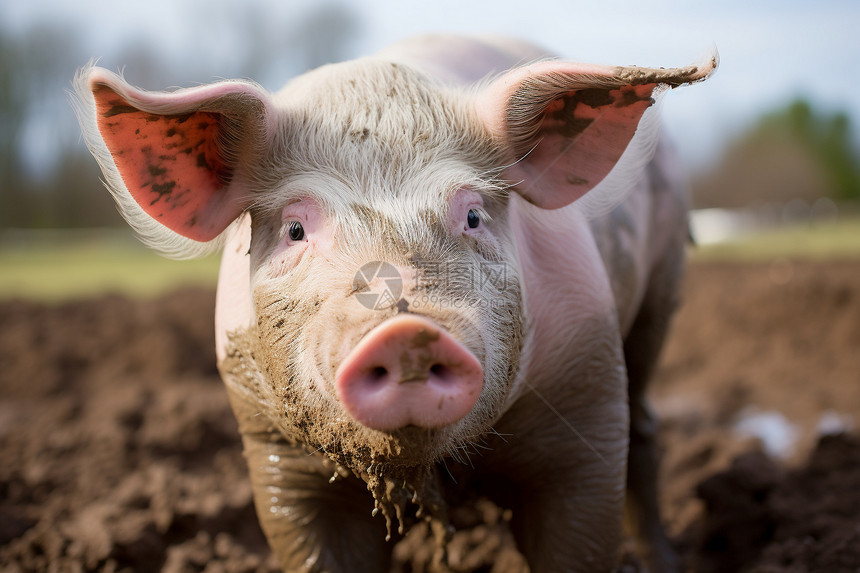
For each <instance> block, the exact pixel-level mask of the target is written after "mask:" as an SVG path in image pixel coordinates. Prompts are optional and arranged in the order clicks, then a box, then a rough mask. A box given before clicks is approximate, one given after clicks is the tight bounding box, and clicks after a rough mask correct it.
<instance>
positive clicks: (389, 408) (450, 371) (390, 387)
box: [335, 315, 484, 431]
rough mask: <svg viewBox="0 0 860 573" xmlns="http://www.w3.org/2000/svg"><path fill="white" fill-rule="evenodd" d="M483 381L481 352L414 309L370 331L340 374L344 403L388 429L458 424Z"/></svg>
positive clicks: (370, 424)
mask: <svg viewBox="0 0 860 573" xmlns="http://www.w3.org/2000/svg"><path fill="white" fill-rule="evenodd" d="M483 384H484V370H483V368H482V367H481V363H480V362H479V361H478V359H477V358H476V357H475V355H474V354H472V353H471V352H470V351H469V350H468V349H466V347H464V346H463V345H462V344H461V343H460V342H458V341H457V340H456V339H455V338H454V337H453V336H451V335H450V334H448V333H447V332H446V331H445V330H444V329H442V328H441V327H440V326H438V325H437V324H435V323H433V322H432V321H430V320H428V319H425V318H421V317H418V316H414V315H401V316H397V317H395V318H391V319H389V320H387V321H385V322H383V323H382V324H380V325H379V326H377V327H376V328H374V329H373V330H371V331H370V332H369V333H367V335H365V336H364V338H362V339H361V341H360V342H359V343H358V344H357V345H356V347H355V348H354V349H353V350H352V351H351V352H350V353H349V355H348V356H347V357H346V359H345V360H344V361H343V363H342V364H341V365H340V368H338V371H337V374H336V375H335V389H336V391H337V395H338V397H339V398H340V400H341V402H342V403H343V405H344V408H346V410H347V411H348V412H349V413H350V414H351V415H352V416H353V417H354V418H355V419H356V420H358V421H359V422H360V423H362V424H364V425H365V426H367V427H369V428H373V429H375V430H383V431H390V430H396V429H398V428H403V427H405V426H409V425H415V426H419V427H422V428H439V427H442V426H445V425H447V424H452V423H454V422H456V421H458V420H460V419H461V418H462V417H463V416H465V415H466V414H467V413H469V411H470V410H471V409H472V406H474V405H475V402H476V401H477V400H478V396H479V395H480V393H481V388H482V387H483Z"/></svg>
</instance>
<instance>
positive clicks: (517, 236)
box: [504, 195, 617, 410]
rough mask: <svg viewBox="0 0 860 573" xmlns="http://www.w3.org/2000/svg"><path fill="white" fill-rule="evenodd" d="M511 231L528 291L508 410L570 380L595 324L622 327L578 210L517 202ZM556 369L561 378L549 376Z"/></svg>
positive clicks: (514, 197) (516, 198)
mask: <svg viewBox="0 0 860 573" xmlns="http://www.w3.org/2000/svg"><path fill="white" fill-rule="evenodd" d="M510 221H511V230H512V233H513V236H514V240H515V243H516V245H517V260H518V264H519V267H520V269H519V270H520V277H521V280H522V286H523V302H524V307H525V314H526V329H527V331H526V339H525V343H524V345H523V350H522V357H523V361H522V363H521V365H520V371H519V374H518V375H517V378H516V380H515V382H514V386H513V388H512V389H511V392H510V393H509V395H508V398H507V403H506V404H505V408H504V409H505V410H507V409H508V407H509V406H511V405H512V404H513V403H514V402H515V401H516V400H517V399H518V398H519V396H520V395H522V393H523V392H524V391H527V390H528V389H536V388H534V386H535V385H541V384H546V383H548V382H551V381H553V380H557V379H564V378H565V376H566V371H567V367H568V365H569V363H570V362H571V359H576V358H577V357H580V356H579V355H581V354H582V352H583V351H584V346H583V343H584V342H585V341H588V339H589V337H590V333H589V332H587V330H588V325H590V324H594V322H593V320H592V319H593V318H602V319H606V318H609V319H610V320H609V323H610V324H617V316H616V310H615V305H614V300H613V296H612V289H611V286H610V283H609V279H608V277H607V273H606V270H605V267H604V264H603V261H602V259H601V257H600V253H599V251H598V249H597V246H596V244H595V241H594V236H593V235H592V232H591V228H590V226H589V224H588V221H587V220H586V219H585V218H584V217H583V216H582V214H581V213H580V212H579V211H578V210H577V209H576V208H575V207H568V208H563V209H558V210H554V211H546V210H541V209H538V208H537V207H534V206H533V205H530V204H529V203H527V202H526V201H524V200H523V199H521V198H520V197H519V196H517V195H512V196H511V203H510ZM547 365H555V368H557V369H558V370H559V372H548V371H547V368H548V366H547Z"/></svg>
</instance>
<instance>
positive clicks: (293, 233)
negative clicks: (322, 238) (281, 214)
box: [287, 221, 305, 241]
mask: <svg viewBox="0 0 860 573" xmlns="http://www.w3.org/2000/svg"><path fill="white" fill-rule="evenodd" d="M287 233H288V234H289V236H290V240H291V241H301V240H302V239H304V238H305V228H304V227H302V224H301V223H299V222H298V221H293V222H292V223H290V228H289V230H288V231H287Z"/></svg>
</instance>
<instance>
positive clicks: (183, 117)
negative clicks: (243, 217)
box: [75, 67, 274, 258]
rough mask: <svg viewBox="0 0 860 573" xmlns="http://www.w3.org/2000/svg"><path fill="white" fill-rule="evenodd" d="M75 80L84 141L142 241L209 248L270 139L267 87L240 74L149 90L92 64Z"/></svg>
mask: <svg viewBox="0 0 860 573" xmlns="http://www.w3.org/2000/svg"><path fill="white" fill-rule="evenodd" d="M75 84H76V85H75V88H76V92H77V96H78V99H77V101H76V102H75V103H76V107H77V111H78V117H79V119H80V121H81V124H82V127H83V130H84V136H85V138H86V141H87V145H88V146H89V148H90V151H92V153H93V155H94V156H95V158H96V160H97V161H98V162H99V165H100V166H101V168H102V173H103V174H104V176H105V180H106V184H107V187H108V189H109V190H110V191H111V193H112V194H113V196H114V199H115V200H116V202H117V205H118V207H119V210H120V212H121V213H122V215H123V217H124V218H125V219H126V221H128V223H129V224H130V225H131V226H132V227H133V228H134V229H135V230H136V231H137V233H138V235H140V237H141V239H142V240H143V241H144V242H145V243H147V244H148V245H149V246H151V247H153V248H155V249H157V250H159V251H161V252H162V253H164V254H166V255H168V256H173V257H177V258H184V257H192V256H197V255H200V254H205V253H206V252H208V251H211V250H212V249H213V248H217V246H218V241H217V240H215V239H217V238H218V237H219V236H220V235H221V233H222V232H223V231H224V230H225V229H226V228H227V226H228V225H230V223H231V222H232V221H233V220H235V219H236V218H237V217H238V216H239V215H240V214H241V213H242V211H243V210H244V209H245V208H247V206H248V205H249V203H250V195H251V193H250V185H251V182H252V181H253V174H254V169H255V167H256V168H257V169H259V167H258V166H259V163H260V161H261V158H262V157H263V155H264V154H265V151H266V149H267V147H268V146H269V145H270V143H271V138H272V132H273V128H272V127H271V125H272V122H273V121H274V120H273V115H274V114H273V113H272V110H271V104H270V99H269V94H268V93H267V92H266V91H265V90H263V89H262V88H260V87H259V86H257V85H256V84H253V83H251V82H245V81H223V82H218V83H214V84H210V85H204V86H200V87H195V88H189V89H181V90H176V91H172V92H149V91H144V90H140V89H137V88H134V87H132V86H130V85H129V84H128V83H126V82H125V80H123V79H122V78H121V77H120V76H118V75H116V74H113V73H111V72H109V71H107V70H104V69H101V68H94V67H90V68H86V69H84V70H81V72H80V73H79V74H78V77H77V78H76V82H75Z"/></svg>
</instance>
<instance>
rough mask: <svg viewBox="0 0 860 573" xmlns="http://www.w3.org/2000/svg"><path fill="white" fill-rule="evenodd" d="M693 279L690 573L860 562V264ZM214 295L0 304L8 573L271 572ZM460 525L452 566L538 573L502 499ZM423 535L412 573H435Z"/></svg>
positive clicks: (680, 351)
mask: <svg viewBox="0 0 860 573" xmlns="http://www.w3.org/2000/svg"><path fill="white" fill-rule="evenodd" d="M685 292H686V295H685V296H686V298H685V301H684V307H683V310H682V312H681V314H680V315H679V317H678V319H677V321H676V324H675V329H674V331H673V334H672V338H671V340H670V342H669V345H668V348H667V349H666V352H665V354H664V356H663V362H662V366H661V368H660V371H659V373H658V379H657V380H656V381H655V384H654V388H653V389H654V392H653V394H654V399H655V405H656V408H657V410H658V411H659V412H660V413H661V414H662V416H663V421H664V425H663V430H662V439H663V442H662V443H663V446H664V450H665V453H664V466H663V474H664V488H663V500H662V502H663V505H664V508H665V512H666V517H667V521H668V522H669V527H670V530H671V533H672V536H673V539H674V541H675V543H676V544H677V546H678V548H679V549H680V551H681V552H682V554H683V556H684V559H685V562H686V563H687V565H688V567H689V569H690V570H692V571H702V572H707V573H710V572H724V571H736V570H745V571H759V572H778V571H780V572H783V571H784V572H792V573H795V572H803V571H822V572H841V571H846V572H847V571H851V572H856V571H857V570H858V568H860V440H858V438H857V434H856V433H853V434H852V428H853V427H854V425H856V423H857V422H858V421H860V352H858V350H860V262H858V261H855V262H843V263H839V262H827V263H797V262H795V263H791V262H788V261H785V260H781V261H776V262H775V263H772V264H747V265H740V264H720V263H707V264H706V263H698V264H696V265H695V266H693V267H692V268H691V270H690V273H689V275H688V279H687V283H686V291H685ZM213 306H214V293H212V292H208V291H199V290H184V291H178V292H174V293H171V294H170V295H168V296H165V297H162V298H160V299H157V300H152V301H133V300H129V299H127V298H124V297H120V296H108V297H102V298H99V299H97V300H83V301H78V302H72V303H65V304H62V305H60V306H54V307H48V306H43V305H40V304H36V303H32V302H27V301H5V302H0V570H2V571H4V572H5V571H9V572H12V571H57V572H60V571H63V572H64V571H144V572H146V571H168V572H186V571H207V572H213V573H214V572H221V571H223V572H245V571H275V570H276V566H275V564H274V562H273V561H272V559H271V557H270V555H269V552H268V549H267V547H266V544H265V541H264V539H263V537H262V534H261V533H260V530H259V527H258V525H257V522H256V518H255V515H254V509H253V506H252V501H251V490H250V486H249V484H248V481H247V475H246V470H245V466H244V460H243V458H242V454H241V451H240V446H239V439H238V436H237V433H236V424H235V422H234V421H233V418H232V415H231V413H230V411H229V408H228V405H227V400H226V398H225V396H224V393H223V391H222V389H221V387H220V381H219V380H218V376H217V372H216V370H215V356H214V351H213V344H214V343H213V336H212V315H213ZM821 431H824V432H825V433H827V434H828V436H827V437H825V438H823V439H821V441H820V442H819V435H820V433H821ZM843 431H845V433H840V432H843ZM757 435H758V436H761V437H763V439H760V438H756V437H755V436H757ZM452 521H453V523H454V524H455V525H457V526H458V528H459V529H458V531H457V533H456V534H455V536H454V539H453V541H452V543H451V546H450V556H451V568H452V570H454V571H483V572H492V573H514V572H518V573H519V572H522V571H524V569H523V566H522V562H521V560H520V558H519V556H518V555H517V554H516V552H515V550H514V549H513V546H512V542H511V538H510V535H509V533H508V532H507V529H506V526H505V514H503V513H502V512H501V511H500V510H499V509H498V508H496V507H494V506H492V505H491V504H489V503H488V502H486V501H483V500H476V501H475V503H474V504H472V505H471V506H469V507H465V508H459V509H456V510H453V511H452ZM417 533H418V535H417V536H415V537H414V538H413V539H409V538H407V539H406V540H405V541H403V542H401V544H400V546H398V548H397V551H396V555H397V556H398V564H397V566H396V570H397V571H401V572H415V573H417V572H419V571H425V570H426V563H427V553H426V546H425V545H423V544H422V543H421V539H420V533H421V532H420V531H418V532H417ZM625 561H626V563H627V565H626V566H625V570H626V571H637V570H639V569H640V566H639V564H638V562H637V560H636V559H635V557H633V556H632V555H628V556H627V557H626V559H625Z"/></svg>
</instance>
